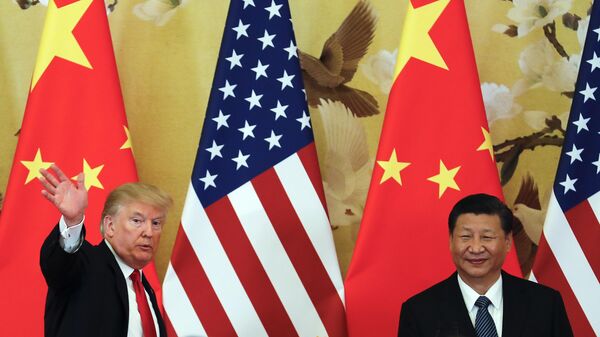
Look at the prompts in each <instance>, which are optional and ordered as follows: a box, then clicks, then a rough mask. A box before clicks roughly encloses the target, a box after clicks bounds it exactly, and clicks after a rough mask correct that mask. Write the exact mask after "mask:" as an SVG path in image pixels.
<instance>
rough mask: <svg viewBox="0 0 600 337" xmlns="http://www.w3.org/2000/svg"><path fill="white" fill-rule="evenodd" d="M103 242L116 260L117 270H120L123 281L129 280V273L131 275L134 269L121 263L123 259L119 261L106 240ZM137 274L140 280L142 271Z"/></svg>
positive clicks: (123, 262) (118, 257) (119, 258)
mask: <svg viewBox="0 0 600 337" xmlns="http://www.w3.org/2000/svg"><path fill="white" fill-rule="evenodd" d="M104 242H106V245H107V246H108V249H110V252H111V253H112V254H113V255H114V257H115V259H116V260H117V264H118V265H119V268H120V269H121V272H122V273H123V276H124V277H125V279H126V280H127V279H129V276H130V275H131V273H133V270H134V268H131V267H130V266H128V265H127V264H126V263H125V261H123V259H121V257H120V256H119V255H118V254H117V253H116V252H115V250H114V249H113V247H112V246H111V245H110V243H109V242H108V240H104ZM139 272H140V279H141V277H142V271H141V270H140V271H139Z"/></svg>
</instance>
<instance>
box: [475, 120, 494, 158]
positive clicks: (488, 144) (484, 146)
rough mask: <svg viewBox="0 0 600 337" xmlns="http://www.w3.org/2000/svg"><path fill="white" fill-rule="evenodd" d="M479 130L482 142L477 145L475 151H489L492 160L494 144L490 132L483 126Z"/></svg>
mask: <svg viewBox="0 0 600 337" xmlns="http://www.w3.org/2000/svg"><path fill="white" fill-rule="evenodd" d="M481 132H482V133H483V143H481V145H479V147H478V148H477V151H486V150H487V151H490V157H492V160H494V145H493V144H492V137H490V133H489V132H488V130H486V129H485V128H484V127H482V128H481Z"/></svg>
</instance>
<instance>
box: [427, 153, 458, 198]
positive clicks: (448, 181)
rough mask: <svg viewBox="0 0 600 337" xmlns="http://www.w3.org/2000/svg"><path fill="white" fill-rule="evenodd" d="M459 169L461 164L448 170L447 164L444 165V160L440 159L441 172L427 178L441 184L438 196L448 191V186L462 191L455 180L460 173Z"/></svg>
mask: <svg viewBox="0 0 600 337" xmlns="http://www.w3.org/2000/svg"><path fill="white" fill-rule="evenodd" d="M458 170H460V166H457V167H455V168H453V169H451V170H448V168H446V165H444V162H443V161H442V160H440V173H439V174H437V175H435V176H433V177H430V178H427V180H429V181H433V182H434V183H437V184H439V185H440V189H439V194H438V198H441V197H442V195H443V194H444V192H446V189H448V188H452V189H455V190H457V191H460V188H459V187H458V185H457V184H456V181H454V177H455V176H456V174H457V173H458Z"/></svg>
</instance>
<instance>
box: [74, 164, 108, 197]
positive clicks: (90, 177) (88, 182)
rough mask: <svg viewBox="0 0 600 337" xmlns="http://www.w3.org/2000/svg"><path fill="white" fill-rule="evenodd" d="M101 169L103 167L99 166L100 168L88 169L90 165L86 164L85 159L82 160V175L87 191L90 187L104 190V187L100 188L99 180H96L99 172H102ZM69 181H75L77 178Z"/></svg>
mask: <svg viewBox="0 0 600 337" xmlns="http://www.w3.org/2000/svg"><path fill="white" fill-rule="evenodd" d="M103 168H104V165H100V166H97V167H94V168H92V167H90V164H88V162H87V160H85V158H83V175H84V176H85V189H86V190H88V191H89V190H90V188H92V186H94V187H97V188H100V189H104V186H102V183H101V182H100V179H98V176H99V175H100V171H102V169H103ZM71 179H73V180H77V176H74V177H72V178H71Z"/></svg>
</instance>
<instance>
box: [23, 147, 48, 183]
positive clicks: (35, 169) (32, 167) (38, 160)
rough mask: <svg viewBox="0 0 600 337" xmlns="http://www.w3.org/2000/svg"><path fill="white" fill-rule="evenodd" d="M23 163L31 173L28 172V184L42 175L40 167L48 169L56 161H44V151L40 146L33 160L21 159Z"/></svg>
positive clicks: (26, 180)
mask: <svg viewBox="0 0 600 337" xmlns="http://www.w3.org/2000/svg"><path fill="white" fill-rule="evenodd" d="M21 164H23V165H25V167H26V168H27V169H28V170H29V173H27V179H25V184H27V183H28V182H30V181H32V180H33V179H35V178H38V177H41V176H42V175H41V174H40V169H47V168H49V167H50V165H52V164H54V163H51V162H45V161H43V160H42V152H41V151H40V148H38V150H37V153H36V154H35V158H33V161H26V160H21Z"/></svg>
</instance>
